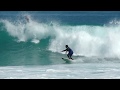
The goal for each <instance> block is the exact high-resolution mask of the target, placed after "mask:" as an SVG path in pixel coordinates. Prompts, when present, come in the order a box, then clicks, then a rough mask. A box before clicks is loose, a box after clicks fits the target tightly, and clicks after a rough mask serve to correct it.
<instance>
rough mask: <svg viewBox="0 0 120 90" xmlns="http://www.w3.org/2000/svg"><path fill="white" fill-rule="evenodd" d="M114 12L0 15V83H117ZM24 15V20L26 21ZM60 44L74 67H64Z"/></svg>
mask: <svg viewBox="0 0 120 90" xmlns="http://www.w3.org/2000/svg"><path fill="white" fill-rule="evenodd" d="M119 15H120V12H119V11H116V12H114V11H106V12H105V11H38V12H36V11H27V12H25V11H5V12H2V11H1V12H0V72H1V73H0V78H1V79H2V78H3V79H17V78H18V79H23V78H24V79H30V78H32V79H34V78H35V79H51V78H52V79H72V78H73V79H74V78H75V79H89V78H94V79H96V78H110V79H111V78H120V74H119V73H120V49H119V48H120V41H119V39H120V21H119V18H120V16H119ZM25 16H27V17H29V22H27V21H26V19H25ZM65 45H69V46H70V48H72V49H73V51H74V54H73V58H74V62H73V63H66V62H65V61H63V60H62V59H61V58H63V57H65V58H67V55H66V53H65V52H61V51H62V50H64V49H65Z"/></svg>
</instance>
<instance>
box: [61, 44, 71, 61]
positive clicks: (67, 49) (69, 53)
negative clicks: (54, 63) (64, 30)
mask: <svg viewBox="0 0 120 90" xmlns="http://www.w3.org/2000/svg"><path fill="white" fill-rule="evenodd" d="M65 47H66V49H65V50H63V51H62V52H64V51H66V52H67V51H68V54H67V56H68V58H69V59H72V55H73V51H72V49H71V48H69V47H68V45H65ZM72 60H73V59H72Z"/></svg>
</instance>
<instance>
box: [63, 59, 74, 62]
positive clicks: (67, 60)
mask: <svg viewBox="0 0 120 90" xmlns="http://www.w3.org/2000/svg"><path fill="white" fill-rule="evenodd" d="M62 59H63V60H64V61H65V62H66V63H72V62H73V61H72V60H71V59H68V58H62Z"/></svg>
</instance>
